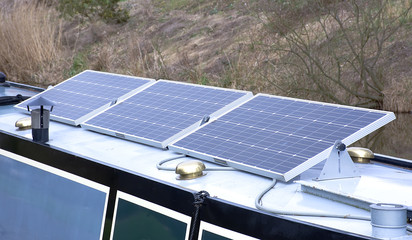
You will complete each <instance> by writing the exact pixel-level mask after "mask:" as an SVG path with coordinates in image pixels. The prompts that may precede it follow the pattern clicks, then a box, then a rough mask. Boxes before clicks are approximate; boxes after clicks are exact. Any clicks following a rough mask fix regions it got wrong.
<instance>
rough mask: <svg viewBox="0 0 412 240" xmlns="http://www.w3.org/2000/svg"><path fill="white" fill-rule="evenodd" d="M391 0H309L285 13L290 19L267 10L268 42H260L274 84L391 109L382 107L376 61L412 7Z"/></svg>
mask: <svg viewBox="0 0 412 240" xmlns="http://www.w3.org/2000/svg"><path fill="white" fill-rule="evenodd" d="M303 2H304V1H303ZM396 2H397V4H398V6H396V8H395V5H393V3H392V1H388V0H373V1H372V0H348V1H327V2H325V1H310V3H307V4H306V5H304V6H302V7H301V8H300V10H299V11H297V10H295V11H292V13H290V14H292V15H293V14H295V15H296V16H295V18H290V17H286V18H285V17H284V15H285V13H284V12H281V10H282V9H279V10H276V9H274V11H273V12H267V13H266V14H265V18H264V20H265V24H266V27H267V30H268V38H269V43H267V42H266V43H265V42H264V43H263V44H262V45H265V46H267V47H268V49H270V50H271V53H272V54H274V55H275V57H273V56H268V65H269V66H272V67H273V68H274V69H275V71H273V73H274V77H275V78H276V79H275V81H274V82H276V83H279V82H281V84H283V85H282V88H283V89H286V94H289V95H292V96H296V95H297V96H299V97H300V96H303V97H309V96H311V98H314V99H317V100H323V101H332V102H335V103H340V104H351V105H356V106H363V107H370V108H379V109H382V108H385V109H388V107H391V109H393V108H392V107H393V106H389V105H385V101H387V100H385V98H386V96H385V86H387V84H386V83H387V81H388V80H387V76H386V75H385V71H384V70H383V66H382V65H380V64H379V62H380V60H381V59H382V58H383V53H384V49H385V47H387V46H388V44H389V42H390V38H391V37H392V36H393V35H394V34H395V33H396V32H397V31H398V29H399V28H400V27H401V26H402V25H403V24H404V23H405V19H408V17H409V15H410V13H411V8H412V4H411V3H410V1H401V0H399V1H396ZM286 12H287V11H286ZM290 14H289V15H290ZM279 79H281V80H280V81H279ZM272 80H273V79H272Z"/></svg>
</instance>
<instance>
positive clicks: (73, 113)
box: [17, 70, 154, 125]
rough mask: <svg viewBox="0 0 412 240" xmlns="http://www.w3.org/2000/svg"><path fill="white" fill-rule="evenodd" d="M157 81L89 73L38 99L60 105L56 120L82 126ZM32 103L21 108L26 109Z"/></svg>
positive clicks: (78, 76) (54, 114)
mask: <svg viewBox="0 0 412 240" xmlns="http://www.w3.org/2000/svg"><path fill="white" fill-rule="evenodd" d="M151 81H154V80H150V79H143V78H137V77H131V76H124V75H117V74H110V73H104V72H96V71H90V70H86V71H84V72H82V73H80V74H78V75H76V76H74V77H72V78H70V79H68V80H66V81H64V82H62V83H60V84H58V85H56V86H55V87H53V88H51V89H48V90H46V91H44V92H42V93H40V94H38V95H36V96H35V97H33V98H31V99H34V98H36V97H37V96H43V97H45V98H47V99H48V100H51V101H53V102H55V103H56V106H55V107H54V108H53V111H52V112H51V116H52V117H53V119H55V120H60V121H62V122H66V123H70V124H74V125H78V124H79V119H80V118H82V117H83V118H84V117H85V116H87V115H89V114H91V113H93V111H95V110H98V109H99V108H101V107H104V106H105V105H107V106H110V103H111V102H113V101H117V100H118V98H119V97H122V96H124V95H125V94H128V93H130V92H131V91H133V90H136V89H138V88H139V87H142V86H143V85H145V84H147V83H149V82H151ZM31 99H29V100H27V101H25V102H22V103H20V104H19V105H17V107H18V108H22V109H26V105H27V103H28V102H29V101H31Z"/></svg>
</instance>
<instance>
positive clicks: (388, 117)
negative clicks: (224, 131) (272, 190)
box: [168, 93, 396, 182]
mask: <svg viewBox="0 0 412 240" xmlns="http://www.w3.org/2000/svg"><path fill="white" fill-rule="evenodd" d="M259 96H267V97H276V98H280V99H286V100H293V101H301V102H307V103H315V104H321V105H324V106H334V107H341V108H348V109H354V110H356V109H357V110H363V111H365V110H367V111H370V112H377V113H381V114H384V116H383V117H381V118H379V119H378V120H376V121H374V122H372V123H370V124H368V125H367V126H366V127H364V128H362V129H360V130H358V131H357V132H355V133H353V134H351V135H349V136H348V137H346V138H344V139H337V140H341V141H342V142H343V143H344V144H345V145H346V146H349V145H350V144H352V143H354V142H356V141H358V140H359V139H361V138H363V137H365V136H367V135H368V134H370V133H372V132H373V131H375V130H377V129H379V128H381V127H383V126H384V125H386V124H387V123H389V122H391V121H392V120H394V119H395V118H396V117H395V114H394V113H393V112H388V111H382V110H374V109H365V108H360V107H352V106H345V105H339V104H333V103H323V102H317V101H311V100H303V99H296V98H290V97H283V96H273V95H269V94H263V93H259V94H257V95H255V96H254V97H253V98H251V99H249V100H248V101H246V102H244V103H242V104H241V105H239V106H238V107H241V106H242V105H244V104H246V103H248V102H249V101H251V100H253V99H255V98H257V97H259ZM234 109H235V108H233V109H231V110H229V111H227V112H226V113H229V112H230V111H232V110H234ZM226 113H225V114H226ZM225 114H222V115H221V116H220V117H223V116H224V115H225ZM210 124H213V121H209V122H208V123H207V124H204V125H203V126H201V127H200V128H199V129H196V130H194V131H192V132H190V133H188V134H186V135H184V136H182V137H181V138H179V139H176V140H175V141H174V142H173V143H171V144H170V145H169V147H168V148H169V150H172V151H174V152H178V153H182V154H184V155H187V156H192V157H195V158H198V159H202V160H206V161H209V162H213V163H217V164H220V165H224V166H230V167H233V168H235V169H239V170H243V171H246V172H250V173H254V174H257V175H260V176H265V177H269V178H273V179H278V180H281V181H284V182H288V181H290V180H292V179H294V178H295V177H296V176H298V175H300V174H301V173H303V172H305V171H306V170H308V169H309V168H311V167H313V166H315V165H316V164H318V163H320V162H322V161H324V160H326V159H327V157H328V156H329V154H330V152H331V150H332V147H333V144H332V145H331V146H330V147H329V148H327V149H325V150H323V151H322V152H320V153H318V154H317V155H315V156H313V157H311V158H309V159H307V160H306V161H304V162H302V163H301V164H299V165H298V166H296V167H295V168H293V169H291V170H290V171H288V172H285V173H283V174H282V173H278V172H274V171H271V170H267V169H263V168H259V167H255V166H252V165H248V164H244V163H240V162H236V161H232V160H229V159H224V158H220V157H218V156H214V155H213V154H210V153H203V152H198V151H195V150H191V149H187V148H184V147H180V146H176V145H174V144H175V143H177V142H178V141H180V140H181V139H183V138H185V137H186V136H188V135H190V134H191V133H193V132H195V131H197V130H200V129H201V128H203V127H206V126H208V125H210Z"/></svg>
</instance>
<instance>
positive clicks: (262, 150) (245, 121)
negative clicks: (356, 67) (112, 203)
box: [169, 94, 395, 181]
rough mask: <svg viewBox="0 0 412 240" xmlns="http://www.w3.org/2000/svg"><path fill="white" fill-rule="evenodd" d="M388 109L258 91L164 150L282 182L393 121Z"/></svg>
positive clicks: (392, 115)
mask: <svg viewBox="0 0 412 240" xmlns="http://www.w3.org/2000/svg"><path fill="white" fill-rule="evenodd" d="M394 118H395V117H394V114H393V113H390V112H383V111H375V110H368V109H360V108H351V107H344V106H339V105H332V104H323V103H318V102H310V101H303V100H297V99H290V98H282V97H275V96H268V95H263V94H259V95H257V96H255V97H254V98H253V99H251V100H250V101H248V102H246V103H245V104H243V105H241V106H240V107H238V108H236V109H233V110H232V111H230V112H228V113H227V114H225V115H223V116H221V117H220V118H218V119H217V120H215V121H213V122H211V123H209V124H207V125H205V126H204V127H202V128H200V129H198V130H197V131H195V132H193V133H191V134H190V135H188V136H186V137H184V138H183V139H181V140H179V141H177V142H176V143H174V144H172V146H170V147H169V148H170V149H172V150H175V151H177V152H182V153H185V154H188V155H192V156H195V157H199V158H203V159H205V160H211V161H215V162H219V163H225V164H227V165H230V166H233V167H235V168H239V169H242V170H245V171H249V172H253V173H257V174H260V175H264V176H268V177H273V178H278V179H281V180H284V181H288V180H290V179H292V178H293V177H295V176H297V175H299V174H301V173H302V172H303V171H306V170H307V169H308V168H310V167H312V166H314V165H315V164H317V163H319V162H320V161H322V160H324V159H325V158H326V157H327V156H328V154H329V152H330V149H331V147H332V146H333V144H334V142H335V141H336V140H342V141H343V142H344V143H345V144H346V145H349V144H351V143H353V142H355V141H357V140H359V139H360V138H362V137H364V136H366V135H367V134H369V133H371V132H372V131H374V130H376V129H378V128H380V127H381V126H383V125H385V124H386V123H388V122H390V121H392V120H393V119H394Z"/></svg>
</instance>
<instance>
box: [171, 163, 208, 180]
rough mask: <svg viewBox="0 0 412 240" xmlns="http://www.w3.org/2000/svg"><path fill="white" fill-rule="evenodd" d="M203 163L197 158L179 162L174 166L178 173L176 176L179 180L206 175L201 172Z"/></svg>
mask: <svg viewBox="0 0 412 240" xmlns="http://www.w3.org/2000/svg"><path fill="white" fill-rule="evenodd" d="M205 169H206V167H205V164H203V163H202V162H201V161H198V160H190V161H185V162H182V163H179V164H178V165H177V166H176V171H175V172H176V173H177V174H179V176H177V177H176V178H177V179H179V180H189V179H194V178H198V177H201V176H204V175H206V174H205V173H203V170H205Z"/></svg>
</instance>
